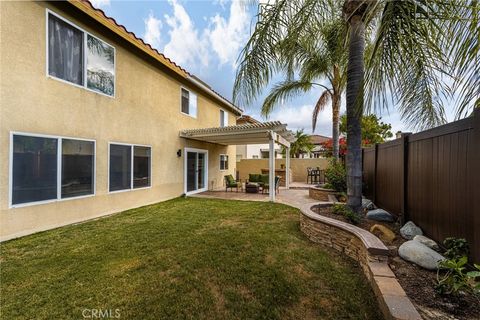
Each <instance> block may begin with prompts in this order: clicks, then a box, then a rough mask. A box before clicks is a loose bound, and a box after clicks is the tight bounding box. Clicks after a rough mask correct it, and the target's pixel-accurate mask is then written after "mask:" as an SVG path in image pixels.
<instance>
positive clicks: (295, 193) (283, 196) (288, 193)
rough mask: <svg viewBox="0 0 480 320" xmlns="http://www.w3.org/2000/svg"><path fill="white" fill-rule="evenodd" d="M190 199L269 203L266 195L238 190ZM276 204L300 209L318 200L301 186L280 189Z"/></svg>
mask: <svg viewBox="0 0 480 320" xmlns="http://www.w3.org/2000/svg"><path fill="white" fill-rule="evenodd" d="M190 197H197V198H215V199H227V200H243V201H265V202H268V201H270V198H269V195H268V193H263V194H262V193H246V192H245V191H243V192H242V191H240V190H239V191H238V192H236V191H227V192H225V190H213V191H205V192H201V193H197V194H194V195H190ZM276 202H280V203H284V204H287V205H290V206H293V207H296V208H300V207H301V206H303V205H305V204H307V203H319V201H318V200H315V199H312V198H310V197H309V196H308V188H307V187H306V186H303V185H302V186H300V185H299V186H297V187H296V188H295V187H293V188H290V189H286V188H282V187H280V192H279V193H277V194H276Z"/></svg>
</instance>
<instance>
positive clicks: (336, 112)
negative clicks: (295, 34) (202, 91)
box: [262, 19, 347, 159]
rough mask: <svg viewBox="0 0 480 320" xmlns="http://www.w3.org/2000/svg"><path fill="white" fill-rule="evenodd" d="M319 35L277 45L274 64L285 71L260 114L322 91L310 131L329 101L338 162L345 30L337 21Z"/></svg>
mask: <svg viewBox="0 0 480 320" xmlns="http://www.w3.org/2000/svg"><path fill="white" fill-rule="evenodd" d="M312 31H313V30H312ZM315 31H316V30H315ZM318 32H319V33H320V37H312V35H313V34H316V32H307V33H306V36H304V37H302V38H300V39H294V42H293V43H288V41H284V42H282V43H280V45H279V46H278V62H277V63H278V65H279V66H283V67H284V68H285V69H286V72H285V73H286V79H285V80H284V81H282V82H279V83H278V84H276V85H275V86H273V87H272V89H271V91H270V93H269V95H268V96H267V97H266V98H265V100H264V102H263V105H262V114H263V115H265V116H268V114H269V113H270V112H271V111H272V110H273V109H274V107H275V106H276V105H277V104H278V103H279V102H283V101H284V100H285V99H289V98H292V97H295V96H297V95H299V94H302V93H306V92H308V91H310V90H312V89H317V88H318V87H320V88H322V90H323V91H322V92H321V94H320V96H319V98H318V100H317V103H316V104H315V107H314V109H313V114H312V131H313V132H314V131H315V127H316V124H317V118H318V114H319V113H320V111H322V110H324V108H325V107H326V105H327V103H328V102H329V101H331V106H332V140H333V152H332V153H333V156H334V157H335V159H338V157H339V144H338V141H339V135H340V134H339V123H340V121H339V118H340V105H341V97H342V93H343V91H344V89H345V85H346V64H347V59H346V57H347V55H346V50H345V46H344V39H345V36H346V29H345V27H344V24H343V23H342V21H341V20H338V19H337V20H334V21H333V22H332V23H329V24H326V25H324V26H322V28H321V29H320V30H318ZM297 70H298V73H299V79H294V77H293V75H294V74H295V71H297ZM322 78H326V79H327V82H328V86H326V85H324V84H322V83H320V82H321V80H322Z"/></svg>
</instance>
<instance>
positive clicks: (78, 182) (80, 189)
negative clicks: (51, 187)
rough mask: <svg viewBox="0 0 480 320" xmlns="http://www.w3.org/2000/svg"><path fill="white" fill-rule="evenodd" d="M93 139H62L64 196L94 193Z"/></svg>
mask: <svg viewBox="0 0 480 320" xmlns="http://www.w3.org/2000/svg"><path fill="white" fill-rule="evenodd" d="M94 149H95V144H94V143H93V142H92V141H82V140H72V139H62V198H71V197H77V196H84V195H89V194H93V188H94V187H93V181H94V174H93V173H94Z"/></svg>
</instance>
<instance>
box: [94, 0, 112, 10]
mask: <svg viewBox="0 0 480 320" xmlns="http://www.w3.org/2000/svg"><path fill="white" fill-rule="evenodd" d="M90 2H91V3H92V4H93V6H94V7H95V8H104V7H108V6H109V5H110V0H90Z"/></svg>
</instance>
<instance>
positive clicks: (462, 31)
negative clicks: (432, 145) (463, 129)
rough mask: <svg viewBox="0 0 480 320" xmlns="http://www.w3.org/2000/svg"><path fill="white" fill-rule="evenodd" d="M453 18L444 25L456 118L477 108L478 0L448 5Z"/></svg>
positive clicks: (479, 100)
mask: <svg viewBox="0 0 480 320" xmlns="http://www.w3.org/2000/svg"><path fill="white" fill-rule="evenodd" d="M450 11H451V12H452V13H453V14H452V15H453V16H454V18H452V19H449V20H447V21H446V23H445V24H444V27H445V29H446V30H448V33H447V36H448V37H447V39H446V40H447V41H444V43H445V45H446V48H445V49H446V50H447V52H448V54H449V56H451V57H453V59H452V73H453V74H454V79H455V81H454V83H453V86H452V90H453V91H454V92H455V93H457V94H458V98H457V99H456V118H457V119H458V118H463V117H465V116H467V115H468V114H469V112H470V111H471V109H472V108H473V107H475V106H477V107H480V76H479V75H480V43H479V42H480V27H479V25H480V21H479V13H480V5H479V2H478V0H471V1H469V2H462V3H459V4H457V3H455V4H452V5H451V7H450Z"/></svg>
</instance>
